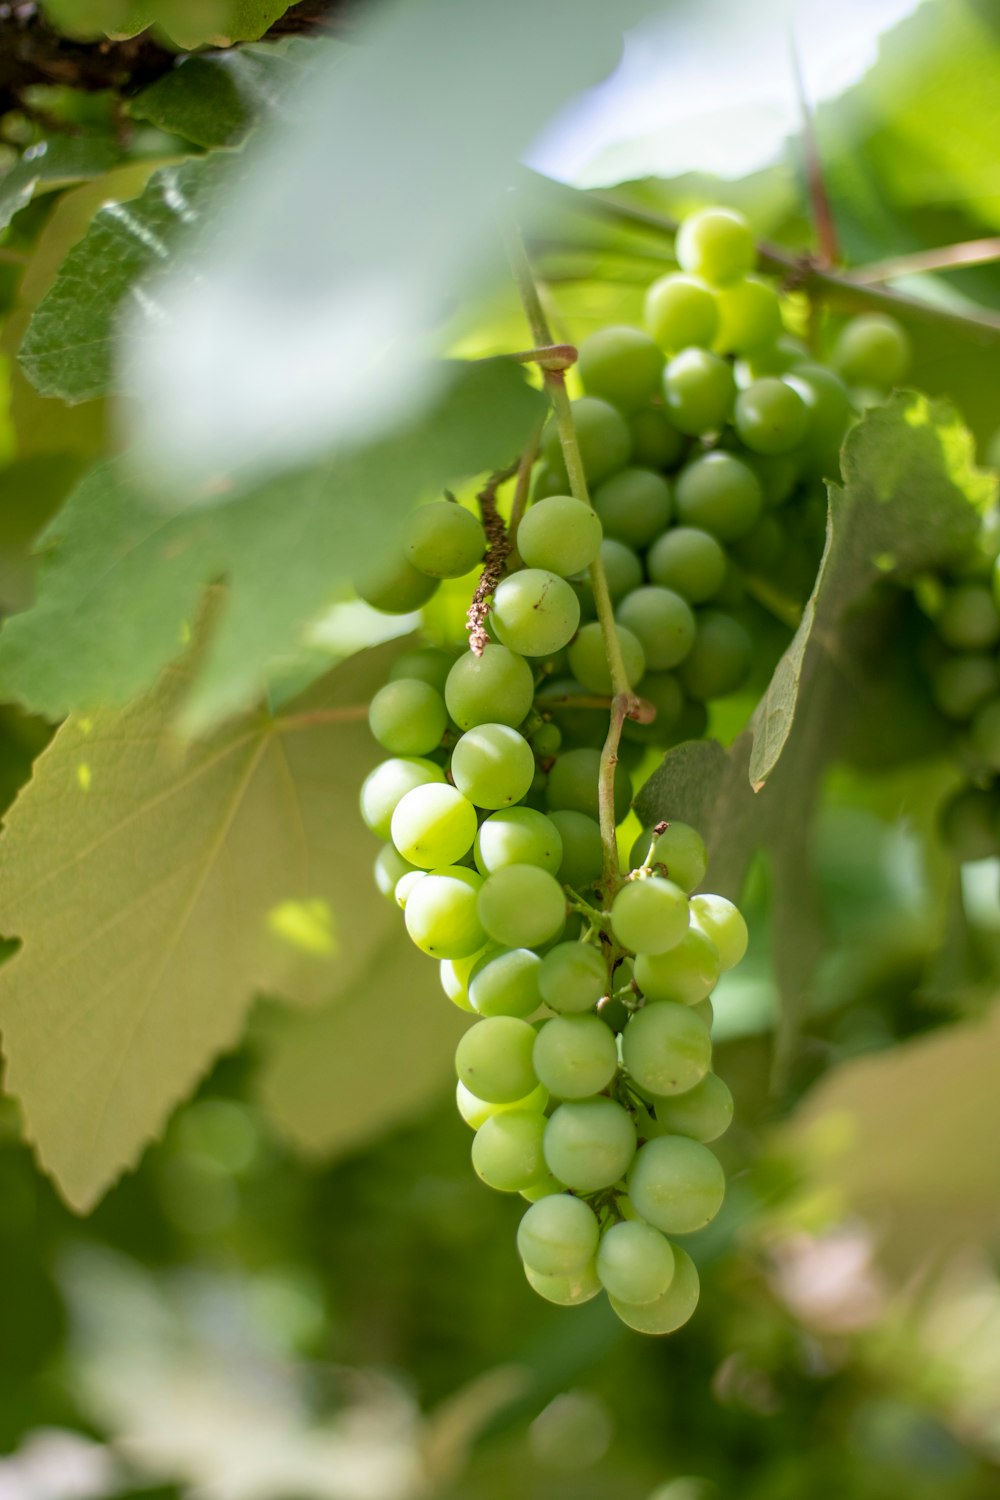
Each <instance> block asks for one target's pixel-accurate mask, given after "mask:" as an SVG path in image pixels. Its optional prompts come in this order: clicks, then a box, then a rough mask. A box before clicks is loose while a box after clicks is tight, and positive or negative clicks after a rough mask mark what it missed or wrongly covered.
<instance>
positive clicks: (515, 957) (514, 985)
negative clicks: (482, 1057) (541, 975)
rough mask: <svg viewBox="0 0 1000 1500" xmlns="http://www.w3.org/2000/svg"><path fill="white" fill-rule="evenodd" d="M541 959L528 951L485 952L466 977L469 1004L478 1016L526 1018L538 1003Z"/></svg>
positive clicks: (539, 1001) (539, 1002) (539, 998)
mask: <svg viewBox="0 0 1000 1500" xmlns="http://www.w3.org/2000/svg"><path fill="white" fill-rule="evenodd" d="M541 962H542V961H541V959H540V958H539V957H538V954H537V953H532V951H531V949H530V948H510V949H507V950H501V951H500V952H495V951H494V952H487V953H486V954H485V955H484V956H483V957H482V958H481V959H480V960H479V962H478V963H477V964H476V966H475V968H474V969H473V971H472V974H471V975H470V977H469V1001H470V1003H471V1005H472V1008H473V1010H474V1011H476V1012H477V1013H478V1014H479V1015H481V1016H520V1017H522V1018H523V1017H525V1016H530V1015H532V1014H533V1012H534V1011H536V1010H537V1009H538V1007H539V1006H540V1005H541V1003H542V997H541V993H540V991H539V988H538V972H539V967H540V965H541Z"/></svg>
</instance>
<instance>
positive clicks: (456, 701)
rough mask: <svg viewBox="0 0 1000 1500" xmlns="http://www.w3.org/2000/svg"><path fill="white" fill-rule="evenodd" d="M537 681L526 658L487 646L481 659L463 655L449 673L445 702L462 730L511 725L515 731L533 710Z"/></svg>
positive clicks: (506, 650) (499, 648)
mask: <svg viewBox="0 0 1000 1500" xmlns="http://www.w3.org/2000/svg"><path fill="white" fill-rule="evenodd" d="M534 696H535V679H534V677H533V676H532V674H531V668H530V667H529V666H528V663H527V662H526V661H525V659H524V657H523V656H518V655H516V653H515V652H513V651H508V649H507V647H506V646H496V645H489V646H487V647H486V648H485V649H484V651H483V654H482V656H476V655H475V654H474V652H472V651H466V652H463V654H462V655H461V656H460V657H459V658H458V660H457V661H456V662H455V664H454V666H453V667H452V668H451V670H450V671H449V673H448V680H447V682H446V683H445V688H444V701H445V704H446V705H447V708H448V712H449V713H450V714H451V716H452V718H453V719H454V720H455V723H456V724H457V725H458V726H459V728H460V729H475V728H476V726H477V725H479V724H509V725H510V727H511V728H512V729H516V728H517V726H518V724H520V723H521V721H522V719H524V718H525V717H526V715H527V714H528V713H529V712H530V710H531V703H532V699H533V698H534Z"/></svg>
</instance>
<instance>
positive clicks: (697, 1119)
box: [654, 1011, 733, 1145]
mask: <svg viewBox="0 0 1000 1500" xmlns="http://www.w3.org/2000/svg"><path fill="white" fill-rule="evenodd" d="M688 1014H689V1015H690V1014H692V1012H690V1011H689V1012H688ZM654 1104H655V1106H656V1118H657V1121H658V1123H659V1124H660V1125H662V1126H663V1128H664V1130H665V1131H669V1133H670V1134H671V1135H686V1136H688V1137H689V1138H690V1139H691V1140H693V1141H701V1142H702V1144H703V1145H705V1144H707V1143H708V1142H709V1141H715V1140H718V1138H719V1136H720V1135H725V1133H726V1131H727V1130H728V1129H729V1127H730V1125H731V1124H732V1119H733V1096H732V1094H731V1093H730V1092H729V1090H728V1088H727V1087H726V1085H725V1084H724V1083H723V1081H722V1079H721V1078H720V1077H719V1075H718V1073H706V1074H705V1076H704V1078H703V1079H702V1080H701V1082H700V1083H698V1084H695V1086H694V1088H693V1089H689V1090H688V1091H687V1093H686V1094H675V1095H674V1096H673V1097H672V1098H658V1099H655V1100H654Z"/></svg>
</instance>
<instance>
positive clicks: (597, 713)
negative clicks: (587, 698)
mask: <svg viewBox="0 0 1000 1500" xmlns="http://www.w3.org/2000/svg"><path fill="white" fill-rule="evenodd" d="M582 695H583V685H582V684H581V683H579V682H577V680H576V678H575V677H569V676H566V677H560V678H555V679H553V680H552V681H550V682H548V683H546V685H545V694H544V696H543V697H541V698H540V699H539V706H540V707H541V708H543V709H544V710H545V712H546V713H551V715H552V717H553V719H554V721H555V722H556V723H557V724H558V725H559V729H560V732H561V734H562V745H561V746H560V748H559V754H560V755H565V754H567V753H568V752H567V749H566V747H567V746H572V748H573V749H574V750H579V749H581V748H582V747H583V746H588V747H589V748H590V749H592V750H598V749H600V748H601V746H602V745H603V744H604V741H605V740H606V739H607V735H608V712H607V709H606V708H604V707H603V706H595V707H593V708H587V707H580V706H579V699H580V698H581V696H582ZM566 700H569V705H568V706H567V702H566ZM546 770H547V771H548V772H549V773H550V774H551V771H552V764H551V763H550V764H549V765H548V766H547V767H546Z"/></svg>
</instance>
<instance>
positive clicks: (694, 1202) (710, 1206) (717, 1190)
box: [546, 1106, 726, 1234]
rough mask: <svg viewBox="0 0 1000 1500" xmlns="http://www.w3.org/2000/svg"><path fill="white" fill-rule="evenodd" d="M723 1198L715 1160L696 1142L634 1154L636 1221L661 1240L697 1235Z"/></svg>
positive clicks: (666, 1142) (667, 1143)
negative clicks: (659, 1233)
mask: <svg viewBox="0 0 1000 1500" xmlns="http://www.w3.org/2000/svg"><path fill="white" fill-rule="evenodd" d="M562 1107H565V1106H562ZM556 1113H557V1114H558V1110H557V1111H556ZM552 1118H553V1119H555V1115H553V1117H552ZM549 1124H550V1126H551V1121H550V1122H549ZM547 1136H548V1131H546V1138H547ZM547 1156H548V1152H547V1150H546V1157H547ZM725 1192H726V1179H725V1175H724V1173H723V1171H722V1168H721V1166H720V1165H719V1162H718V1158H717V1157H715V1156H713V1155H712V1153H711V1151H709V1149H708V1147H707V1146H703V1145H702V1144H701V1142H700V1141H692V1140H689V1139H688V1138H687V1136H683V1135H661V1136H657V1138H656V1139H655V1140H652V1141H647V1142H646V1144H645V1145H644V1146H640V1147H639V1149H638V1151H637V1152H636V1153H635V1160H634V1161H633V1162H632V1166H631V1169H630V1171H629V1174H628V1194H629V1197H630V1198H631V1200H632V1207H633V1208H634V1209H635V1211H636V1213H637V1214H638V1215H639V1217H640V1219H645V1220H646V1223H647V1224H652V1225H653V1227H654V1228H655V1229H661V1230H662V1231H663V1233H664V1234H693V1233H694V1231H695V1230H696V1229H704V1227H705V1225H706V1224H710V1223H711V1222H712V1220H713V1219H714V1218H715V1216H716V1214H717V1213H718V1212H719V1209H720V1208H721V1207H722V1200H723V1198H724V1196H725Z"/></svg>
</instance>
